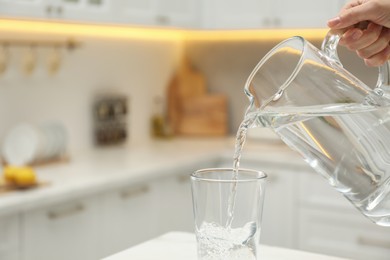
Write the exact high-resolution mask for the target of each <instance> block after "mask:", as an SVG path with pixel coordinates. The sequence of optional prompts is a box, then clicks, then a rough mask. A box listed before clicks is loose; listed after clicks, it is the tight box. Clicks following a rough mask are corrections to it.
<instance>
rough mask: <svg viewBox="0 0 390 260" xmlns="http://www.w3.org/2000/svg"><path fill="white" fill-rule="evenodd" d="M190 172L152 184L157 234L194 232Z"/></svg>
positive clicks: (161, 179)
mask: <svg viewBox="0 0 390 260" xmlns="http://www.w3.org/2000/svg"><path fill="white" fill-rule="evenodd" d="M185 172H187V171H185ZM190 172H191V171H188V174H184V172H183V174H181V175H174V176H169V177H166V178H160V179H158V180H155V181H154V182H153V183H152V185H153V188H154V205H155V207H154V210H155V214H154V216H155V222H154V223H155V231H156V232H157V233H158V234H163V233H166V232H170V231H189V232H194V217H193V209H192V195H191V183H190V176H189V173H190Z"/></svg>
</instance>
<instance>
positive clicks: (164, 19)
mask: <svg viewBox="0 0 390 260" xmlns="http://www.w3.org/2000/svg"><path fill="white" fill-rule="evenodd" d="M156 21H157V23H158V24H161V25H168V24H170V23H171V21H170V19H169V17H168V16H166V15H158V16H157V17H156Z"/></svg>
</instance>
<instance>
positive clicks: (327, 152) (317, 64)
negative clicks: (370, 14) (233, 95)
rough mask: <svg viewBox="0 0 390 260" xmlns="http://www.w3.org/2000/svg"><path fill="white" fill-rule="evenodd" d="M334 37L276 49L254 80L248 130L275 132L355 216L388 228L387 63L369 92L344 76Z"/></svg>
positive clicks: (389, 117)
mask: <svg viewBox="0 0 390 260" xmlns="http://www.w3.org/2000/svg"><path fill="white" fill-rule="evenodd" d="M339 38H340V37H339V36H338V35H337V34H335V33H329V34H328V35H327V37H326V38H325V40H324V42H323V45H322V50H318V49H317V48H316V47H315V46H313V45H312V44H310V43H309V42H307V41H306V40H305V39H303V38H301V37H293V38H290V39H287V40H285V41H283V42H281V43H280V44H278V45H277V46H275V47H274V48H273V49H272V50H271V51H270V52H269V53H268V54H267V55H266V56H265V57H264V58H263V59H262V60H261V61H260V62H259V63H258V65H257V66H256V67H255V69H254V70H253V72H252V73H251V75H250V76H249V78H248V80H247V82H246V85H245V93H246V94H247V96H248V98H249V100H250V105H249V107H248V109H247V112H246V119H252V120H249V121H253V123H252V125H251V126H250V127H270V128H272V129H273V130H274V131H275V132H276V133H277V134H278V135H279V136H280V138H281V139H282V140H283V141H284V142H285V143H286V144H287V145H288V146H289V147H290V148H292V149H294V150H296V151H298V152H299V153H300V154H301V155H302V156H303V157H304V159H305V161H306V162H307V163H308V164H309V165H310V166H312V167H313V168H314V169H315V170H316V171H317V172H318V173H319V174H321V175H322V176H324V177H325V178H326V179H327V180H328V181H329V183H330V184H331V185H332V186H333V187H334V188H335V189H337V190H338V191H339V192H341V193H342V194H343V195H344V196H345V197H346V198H347V199H348V200H349V201H350V202H351V203H352V204H353V205H354V206H355V207H356V208H357V209H359V210H360V211H361V212H362V213H363V214H364V215H365V216H367V217H368V218H369V219H371V220H372V221H373V222H375V223H376V224H378V225H382V226H390V89H389V75H390V74H389V64H388V63H386V64H385V65H383V66H382V67H380V68H379V78H378V82H377V86H376V87H375V88H370V87H368V86H366V85H365V84H364V83H363V82H361V81H360V80H359V79H358V78H356V77H355V76H353V75H352V74H351V73H349V72H348V71H347V70H345V69H344V68H343V66H342V64H341V62H340V60H339V58H338V55H337V51H336V47H337V45H338V41H339Z"/></svg>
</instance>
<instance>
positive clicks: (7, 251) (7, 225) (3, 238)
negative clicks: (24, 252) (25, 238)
mask: <svg viewBox="0 0 390 260" xmlns="http://www.w3.org/2000/svg"><path fill="white" fill-rule="evenodd" d="M19 218H20V217H19V214H13V215H6V216H1V217H0V259H4V260H19V259H20V240H19V232H20V224H19V223H20V219H19Z"/></svg>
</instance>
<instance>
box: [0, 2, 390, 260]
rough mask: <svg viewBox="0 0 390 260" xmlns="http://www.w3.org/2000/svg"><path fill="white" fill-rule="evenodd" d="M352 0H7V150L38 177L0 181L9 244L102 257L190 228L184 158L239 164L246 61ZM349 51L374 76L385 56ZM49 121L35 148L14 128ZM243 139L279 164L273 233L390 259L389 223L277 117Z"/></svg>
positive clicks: (3, 244) (279, 241) (258, 163)
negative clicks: (291, 138)
mask: <svg viewBox="0 0 390 260" xmlns="http://www.w3.org/2000/svg"><path fill="white" fill-rule="evenodd" d="M344 2H345V1H343V0H315V1H313V0H296V1H281V0H245V1H233V0H224V1H222V0H202V1H201V0H129V1H123V0H118V1H110V0H0V118H1V124H0V140H1V141H2V144H3V148H2V154H3V164H4V165H6V164H11V163H10V161H12V160H15V161H20V158H19V157H18V154H24V155H23V156H25V157H24V158H25V159H24V161H23V160H22V161H23V163H22V164H23V165H24V164H25V165H32V167H33V169H34V170H35V174H36V183H38V184H40V183H41V182H42V183H43V185H35V186H33V187H30V188H24V189H20V188H18V187H16V188H13V187H6V184H7V183H5V184H4V183H3V188H2V189H0V259H4V260H5V259H7V260H8V259H33V260H38V259H39V260H42V259H98V258H101V257H103V256H107V255H109V254H113V253H115V252H117V251H119V250H123V249H125V248H127V247H130V246H132V245H135V244H137V243H140V242H142V241H144V240H146V239H150V238H152V237H154V236H157V235H159V234H162V233H164V232H168V231H170V230H186V231H192V225H191V224H192V208H191V207H192V202H191V199H190V188H189V185H188V183H189V180H188V178H189V177H188V174H189V173H190V172H191V171H193V170H195V169H196V168H200V167H212V166H222V165H228V166H230V163H231V156H232V154H233V144H234V142H233V138H232V137H233V136H234V134H235V131H236V130H237V127H238V125H239V124H240V122H241V120H242V118H243V114H244V111H245V109H246V106H247V105H248V101H247V98H246V96H245V94H244V92H243V87H244V84H245V81H246V79H247V77H248V75H249V74H250V72H251V71H252V69H253V68H254V66H255V65H256V64H257V63H258V62H259V61H260V59H261V58H262V57H263V56H264V55H265V54H266V53H267V52H268V51H269V50H270V49H271V48H272V47H273V46H274V45H275V44H277V43H278V42H280V41H281V40H283V39H286V38H288V37H291V36H294V35H301V36H303V37H304V38H306V39H308V40H309V41H311V42H312V43H314V44H315V45H316V46H318V47H319V46H320V45H321V42H322V39H323V37H324V36H325V34H326V32H327V29H326V21H327V20H328V19H329V18H331V17H333V16H335V15H336V14H337V12H338V10H339V9H340V8H341V7H342V6H343V4H344ZM340 57H341V60H342V61H343V64H344V66H345V67H346V68H347V69H349V70H350V71H351V72H352V73H353V74H355V75H356V76H357V77H358V78H360V79H361V80H363V81H364V82H366V83H367V84H368V85H371V86H373V85H374V84H375V82H376V79H377V69H373V68H367V67H365V66H364V64H363V62H362V61H361V60H360V59H359V58H357V57H356V56H355V54H353V53H351V52H349V51H348V50H345V49H343V48H340ZM53 122H55V123H56V124H57V125H59V126H60V128H62V130H63V132H65V133H66V134H65V135H64V136H63V138H64V139H65V140H66V141H64V142H59V141H53V140H54V139H53V140H52V143H55V144H51V145H52V146H53V147H54V146H56V145H57V146H58V147H59V148H58V149H57V150H55V149H54V148H53V149H54V150H53V151H52V150H50V149H49V148H47V149H48V150H47V151H48V152H47V153H46V154H45V153H44V154H43V155H42V154H40V155H36V154H33V155H30V156H29V155H28V154H27V155H26V153H27V152H26V149H27V150H28V149H30V150H33V151H35V150H34V149H33V148H32V146H33V145H34V144H31V142H29V141H25V142H24V141H20V140H21V139H20V138H24V137H23V131H24V133H25V132H26V128H27V129H30V130H31V129H33V130H31V131H32V132H33V135H35V134H36V133H37V132H39V131H41V133H40V135H41V137H40V138H42V129H43V127H42V125H45V124H48V123H53ZM15 129H17V130H18V129H19V131H16V130H15ZM31 131H30V135H31ZM51 131H52V132H53V131H54V130H51ZM15 132H17V133H15ZM20 132H22V133H20ZM27 132H28V131H27ZM12 134H14V136H16V137H14V139H15V138H16V139H17V141H15V140H14V139H12V138H11V137H12ZM18 134H19V136H18ZM25 135H27V136H28V134H25ZM49 135H50V134H49ZM54 135H55V134H54ZM10 136H11V137H10ZM43 136H44V137H45V135H44V134H43ZM44 137H43V138H44ZM46 137H47V136H46ZM47 139H50V138H48V137H47ZM18 140H19V141H18ZM40 140H41V139H40ZM26 143H27V146H29V147H27V148H24V147H23V145H26ZM47 143H49V142H47ZM6 144H8V146H11V147H13V149H11V150H12V151H9V150H7V148H4V147H7V145H6ZM40 145H41V146H42V144H40ZM61 145H62V146H61ZM15 146H18V147H17V148H15ZM35 146H39V145H37V144H35ZM60 146H61V147H60ZM248 146H249V147H248V150H247V153H248V156H247V157H246V159H245V155H244V156H243V165H248V167H252V168H253V167H255V168H258V169H260V170H264V171H267V169H269V171H271V172H275V175H272V174H271V173H270V182H271V184H270V185H269V186H270V187H269V194H267V201H266V203H268V205H269V206H268V207H269V210H268V211H269V212H272V211H273V210H274V211H273V214H274V215H272V216H271V215H270V216H268V215H267V214H271V213H267V206H266V209H265V211H264V214H265V216H264V232H263V234H262V240H263V241H264V243H266V244H271V245H275V246H284V247H290V248H297V249H302V250H308V251H313V252H319V253H325V254H329V255H338V256H344V257H350V258H353V259H390V258H389V255H390V246H389V245H390V233H389V230H383V229H380V228H378V227H376V226H374V225H373V224H371V223H368V221H367V220H365V219H363V217H361V216H360V215H359V214H358V213H357V212H355V211H353V209H350V206H349V205H348V203H347V202H346V201H344V199H343V198H341V197H339V195H338V194H336V193H335V192H334V191H333V190H331V188H329V187H328V185H327V184H326V183H325V181H323V180H322V179H321V177H319V176H317V175H316V174H315V173H312V171H311V169H309V168H308V167H307V166H306V165H305V164H304V162H301V159H300V157H298V156H294V155H290V154H289V153H290V151H289V150H288V149H287V148H286V147H284V145H283V144H281V143H280V141H279V140H277V138H275V136H273V135H272V133H269V132H267V131H263V132H262V131H258V132H256V133H253V134H252V135H251V138H250V139H249V140H248ZM40 148H41V147H40ZM50 151H52V152H51V153H50ZM270 151H273V153H270ZM291 153H292V152H291ZM286 154H287V155H286ZM264 155H268V157H267V156H264ZM270 155H273V157H272V156H270ZM45 156H46V157H47V158H45ZM256 156H257V157H256ZM15 157H17V158H15ZM245 160H246V161H245ZM4 168H6V167H4ZM302 172H304V173H302ZM294 174H295V175H294ZM298 175H301V177H298ZM273 176H276V177H273ZM172 178H173V179H172ZM317 178H318V181H317ZM312 179H313V180H312ZM169 180H174V183H173V184H172V183H170V182H169ZM272 181H273V182H272ZM36 183H35V184H36ZM272 183H273V184H272ZM164 185H165V186H164ZM175 185H176V186H175ZM183 185H184V186H183ZM316 185H319V186H318V187H321V188H317V186H316ZM322 186H324V187H323V188H322ZM159 189H161V190H160V191H159ZM305 189H306V192H307V193H305V192H303V191H304V190H305ZM328 189H329V190H328ZM316 191H317V195H313V194H315V192H316ZM118 192H119V195H118V194H117V193H118ZM164 192H165V193H164ZM312 192H313V193H312ZM305 194H306V195H305ZM118 196H119V197H120V198H121V200H119V199H117V197H118ZM279 196H282V197H279ZM283 196H285V197H283ZM316 196H320V199H319V202H318V204H316V202H313V200H314V201H315V199H316ZM321 196H322V197H321ZM328 196H329V197H328ZM286 197H287V198H288V200H286ZM274 199H275V200H274ZM178 200H179V201H178ZM324 201H325V202H324ZM335 201H336V202H335ZM322 202H323V203H324V204H323V206H321V205H322V204H321V203H322ZM333 202H335V204H333ZM310 203H311V204H310ZM308 205H309V206H308ZM318 205H320V206H318ZM339 210H340V211H341V213H340V216H335V215H332V214H335V213H338V212H337V211H339ZM344 210H345V214H344V212H343V211H344ZM335 211H336V212H335ZM350 211H351V212H350ZM329 212H330V213H329ZM328 213H329V216H328ZM336 215H337V214H336ZM175 216H176V218H175ZM156 218H157V219H158V220H156ZM319 219H320V220H319ZM351 219H353V220H351ZM142 221H144V222H142ZM343 221H344V222H343ZM151 223H152V224H151ZM147 229H148V230H147ZM149 229H151V230H149ZM342 234H343V235H342ZM98 238H99V239H98Z"/></svg>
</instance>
